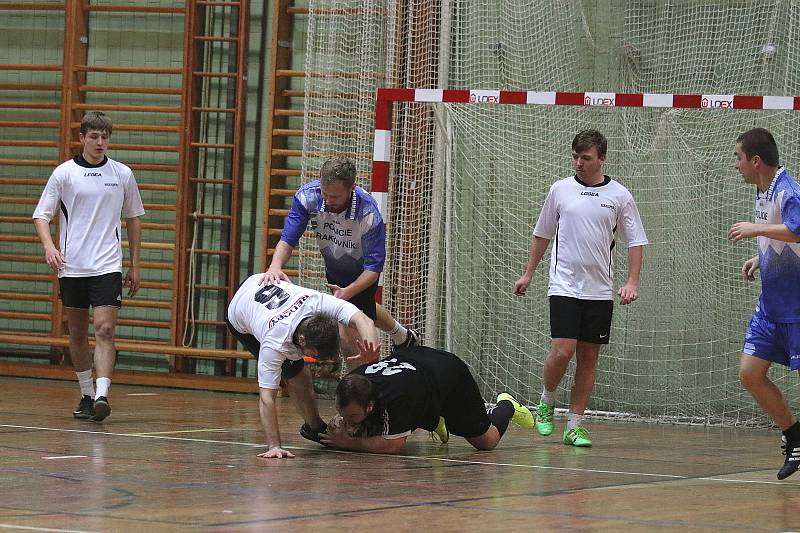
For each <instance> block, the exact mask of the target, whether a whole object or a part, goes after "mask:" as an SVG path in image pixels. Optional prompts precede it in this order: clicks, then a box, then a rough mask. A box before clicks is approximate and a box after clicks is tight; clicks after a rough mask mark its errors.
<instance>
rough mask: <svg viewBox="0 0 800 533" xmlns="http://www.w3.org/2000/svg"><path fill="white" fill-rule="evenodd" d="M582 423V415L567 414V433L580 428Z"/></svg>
mask: <svg viewBox="0 0 800 533" xmlns="http://www.w3.org/2000/svg"><path fill="white" fill-rule="evenodd" d="M582 421H583V415H579V414H577V413H567V431H569V430H570V429H575V428H576V427H578V426H580V425H581V422H582Z"/></svg>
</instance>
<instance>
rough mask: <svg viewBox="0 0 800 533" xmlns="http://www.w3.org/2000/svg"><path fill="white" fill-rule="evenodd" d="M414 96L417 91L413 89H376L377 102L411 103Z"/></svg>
mask: <svg viewBox="0 0 800 533" xmlns="http://www.w3.org/2000/svg"><path fill="white" fill-rule="evenodd" d="M416 95H417V91H416V90H415V89H387V88H381V89H378V101H380V100H391V101H393V102H413V101H414V99H415V98H416Z"/></svg>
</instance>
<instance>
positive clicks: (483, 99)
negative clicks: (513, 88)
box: [469, 91, 500, 104]
mask: <svg viewBox="0 0 800 533" xmlns="http://www.w3.org/2000/svg"><path fill="white" fill-rule="evenodd" d="M469 101H470V102H479V103H483V104H499V103H500V91H470V92H469Z"/></svg>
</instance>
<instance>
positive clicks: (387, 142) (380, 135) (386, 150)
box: [372, 130, 392, 161]
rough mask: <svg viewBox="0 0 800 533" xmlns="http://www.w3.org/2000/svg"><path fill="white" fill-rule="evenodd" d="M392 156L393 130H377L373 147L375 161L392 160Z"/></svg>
mask: <svg viewBox="0 0 800 533" xmlns="http://www.w3.org/2000/svg"><path fill="white" fill-rule="evenodd" d="M391 157H392V132H391V131H389V130H375V142H374V144H373V148H372V160H373V161H391Z"/></svg>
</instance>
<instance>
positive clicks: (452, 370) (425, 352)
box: [320, 346, 534, 453]
mask: <svg viewBox="0 0 800 533" xmlns="http://www.w3.org/2000/svg"><path fill="white" fill-rule="evenodd" d="M497 400H498V401H497V404H496V405H495V407H493V408H491V409H489V410H488V412H487V410H486V406H485V404H484V402H483V398H482V397H481V394H480V391H479V390H478V384H477V383H475V379H474V378H473V377H472V374H471V373H470V371H469V368H468V367H467V365H466V364H465V363H464V362H463V361H462V360H461V359H459V358H458V357H456V356H455V355H453V354H451V353H449V352H445V351H442V350H436V349H433V348H428V347H425V346H415V347H412V348H401V349H395V351H394V352H392V355H391V356H390V357H389V358H387V359H384V360H382V361H378V362H376V363H371V364H365V365H361V366H360V367H358V368H356V369H354V370H353V371H352V372H350V373H349V374H347V375H346V376H345V377H344V378H342V381H341V382H340V383H339V385H338V387H337V388H336V409H337V411H338V412H339V415H340V416H341V418H342V423H341V424H339V427H329V428H328V431H327V432H326V433H323V434H321V435H320V437H321V442H322V444H324V445H326V446H332V447H335V448H341V449H344V450H354V451H361V452H371V453H396V452H399V451H400V450H401V449H402V448H403V445H405V443H406V439H407V438H408V436H409V435H411V432H412V431H413V430H414V429H417V428H420V429H425V430H428V431H434V430H435V429H436V428H437V426H438V425H439V418H440V417H444V419H445V420H446V422H447V427H448V429H449V430H450V433H452V434H453V435H459V436H461V437H464V438H465V439H466V440H467V441H468V442H469V443H470V444H472V445H473V446H474V447H475V448H477V449H479V450H491V449H493V448H494V447H495V446H497V443H498V442H500V439H501V437H502V436H503V433H505V431H506V429H507V428H508V423H509V422H510V421H513V422H514V423H515V424H517V425H519V426H522V427H524V428H532V427H533V424H534V420H533V415H532V414H531V412H530V411H529V410H528V408H526V407H525V406H523V405H520V404H519V403H518V402H517V401H516V400H514V398H512V397H511V395H509V394H506V393H503V394H501V395H500V396H498V397H497ZM333 425H334V426H336V424H333Z"/></svg>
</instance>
